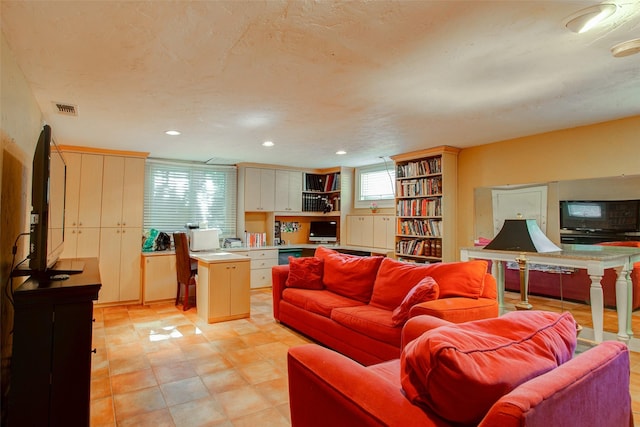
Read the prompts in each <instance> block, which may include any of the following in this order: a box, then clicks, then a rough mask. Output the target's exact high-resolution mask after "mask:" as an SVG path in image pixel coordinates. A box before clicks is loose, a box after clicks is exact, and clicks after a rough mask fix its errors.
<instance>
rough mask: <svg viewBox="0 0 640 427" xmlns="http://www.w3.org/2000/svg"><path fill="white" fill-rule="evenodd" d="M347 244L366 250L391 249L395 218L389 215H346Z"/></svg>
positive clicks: (393, 238)
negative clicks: (365, 248) (362, 247)
mask: <svg viewBox="0 0 640 427" xmlns="http://www.w3.org/2000/svg"><path fill="white" fill-rule="evenodd" d="M347 227H348V229H347V244H348V245H353V246H364V247H367V248H380V249H393V247H394V245H395V217H393V216H391V215H348V216H347Z"/></svg>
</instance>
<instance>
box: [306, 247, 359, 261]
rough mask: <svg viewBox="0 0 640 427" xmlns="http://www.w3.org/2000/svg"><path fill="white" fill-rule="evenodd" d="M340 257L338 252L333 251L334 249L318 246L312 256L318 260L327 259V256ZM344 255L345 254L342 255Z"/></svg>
mask: <svg viewBox="0 0 640 427" xmlns="http://www.w3.org/2000/svg"><path fill="white" fill-rule="evenodd" d="M336 254H337V255H340V252H338V251H336V250H334V249H329V248H326V247H324V246H318V247H317V248H316V250H315V252H314V254H313V256H314V257H316V258H320V259H325V258H326V257H327V255H336ZM343 255H346V254H343ZM346 256H351V255H346Z"/></svg>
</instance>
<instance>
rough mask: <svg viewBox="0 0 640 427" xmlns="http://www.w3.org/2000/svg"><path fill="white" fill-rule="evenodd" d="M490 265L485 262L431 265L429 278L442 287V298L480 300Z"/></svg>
mask: <svg viewBox="0 0 640 427" xmlns="http://www.w3.org/2000/svg"><path fill="white" fill-rule="evenodd" d="M487 266H488V263H487V261H485V260H472V261H460V262H439V263H436V264H429V267H430V268H429V276H431V277H433V278H434V280H435V281H436V282H438V286H439V287H440V298H449V297H466V298H475V299H477V298H479V297H480V296H481V295H482V291H483V290H484V277H485V275H486V273H487Z"/></svg>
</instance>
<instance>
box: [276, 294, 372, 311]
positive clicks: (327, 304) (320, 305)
mask: <svg viewBox="0 0 640 427" xmlns="http://www.w3.org/2000/svg"><path fill="white" fill-rule="evenodd" d="M282 299H283V300H284V301H287V302H288V303H290V304H293V305H295V306H297V307H300V308H302V309H304V310H307V311H310V312H312V313H316V314H320V315H321V316H325V317H331V310H333V309H334V308H336V307H353V306H358V305H364V303H362V302H360V301H355V300H353V299H350V298H346V297H343V296H341V295H338V294H336V293H334V292H331V291H327V290H320V291H318V290H311V289H297V288H287V289H285V290H284V291H283V292H282Z"/></svg>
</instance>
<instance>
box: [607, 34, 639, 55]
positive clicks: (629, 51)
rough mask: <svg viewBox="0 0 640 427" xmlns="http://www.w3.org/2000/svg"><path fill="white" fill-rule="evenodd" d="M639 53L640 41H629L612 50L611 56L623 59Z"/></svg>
mask: <svg viewBox="0 0 640 427" xmlns="http://www.w3.org/2000/svg"><path fill="white" fill-rule="evenodd" d="M638 52H640V39H633V40H627V41H626V42H622V43H618V44H617V45H615V46H613V47H612V48H611V54H612V55H613V56H614V57H616V58H622V57H623V56H629V55H633V54H635V53H638Z"/></svg>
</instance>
